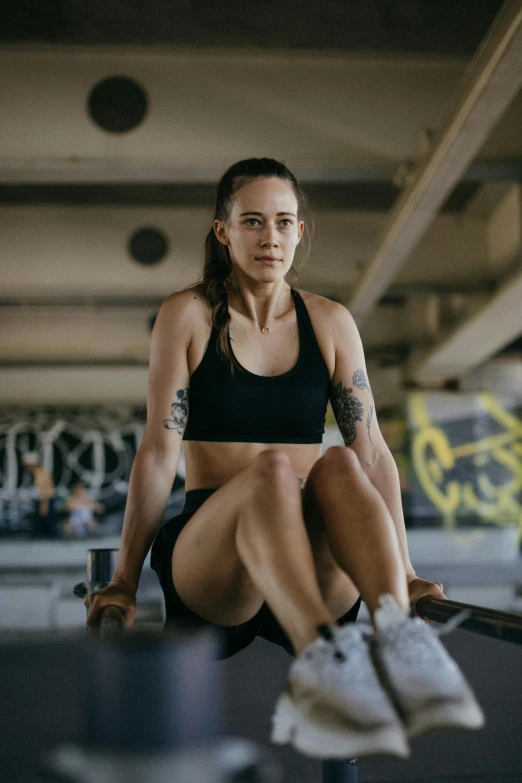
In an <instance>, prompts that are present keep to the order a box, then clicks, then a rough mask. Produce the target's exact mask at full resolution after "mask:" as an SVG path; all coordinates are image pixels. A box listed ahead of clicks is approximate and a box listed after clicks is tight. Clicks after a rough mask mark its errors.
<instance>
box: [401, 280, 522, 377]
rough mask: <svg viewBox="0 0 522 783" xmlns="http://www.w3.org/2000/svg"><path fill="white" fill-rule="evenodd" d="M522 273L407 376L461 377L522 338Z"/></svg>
mask: <svg viewBox="0 0 522 783" xmlns="http://www.w3.org/2000/svg"><path fill="white" fill-rule="evenodd" d="M521 302H522V271H517V272H516V273H515V274H514V275H513V276H512V277H511V278H510V279H509V280H508V282H506V283H505V284H504V285H503V286H502V287H501V288H500V290H499V291H497V293H496V294H495V295H494V296H492V297H491V299H489V301H488V302H487V303H486V304H485V305H484V306H483V307H481V308H480V309H479V310H478V311H477V312H476V313H474V314H473V315H472V316H471V317H470V318H468V319H467V320H466V321H465V322H464V323H463V324H461V325H460V326H458V327H457V328H456V329H454V331H452V332H451V333H450V334H449V335H447V336H446V338H445V339H444V340H442V341H441V342H440V343H439V344H438V345H437V346H436V347H435V348H433V349H432V350H431V351H429V352H428V353H427V354H425V355H424V357H423V358H422V359H420V360H417V361H416V362H415V360H414V361H413V363H412V365H411V366H410V368H409V371H410V375H411V376H412V377H413V378H414V379H415V380H416V381H419V382H421V383H422V382H423V381H428V380H442V379H444V378H460V377H463V376H465V375H467V374H468V373H469V372H470V371H471V370H473V369H474V368H475V367H478V366H479V365H481V364H483V362H485V361H487V360H488V359H490V358H491V357H492V356H495V354H496V353H498V351H500V350H501V349H502V348H504V347H505V346H506V345H509V344H510V343H512V342H513V341H514V340H516V339H517V338H518V337H520V336H521V335H522V306H521Z"/></svg>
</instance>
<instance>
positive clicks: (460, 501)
mask: <svg viewBox="0 0 522 783" xmlns="http://www.w3.org/2000/svg"><path fill="white" fill-rule="evenodd" d="M479 400H480V402H481V405H482V407H483V409H484V410H485V411H486V412H487V413H488V415H489V416H490V417H491V419H493V420H494V421H495V422H496V423H497V424H499V425H501V426H502V427H503V429H504V432H502V433H500V434H497V435H490V436H488V437H485V438H480V439H477V440H476V441H473V442H471V443H465V444H461V445H458V446H452V445H451V443H450V442H449V439H448V437H447V435H446V433H445V432H444V430H443V429H442V428H441V427H437V426H435V425H433V424H432V423H431V422H430V419H429V415H428V411H427V409H426V398H425V395H423V394H420V393H418V394H412V395H411V396H410V412H411V415H412V419H413V426H414V434H413V443H412V458H413V468H414V470H415V472H416V474H417V477H418V480H419V483H420V485H421V488H422V490H423V491H424V493H425V494H426V496H427V498H428V499H429V500H430V501H431V502H432V503H433V505H434V506H435V508H436V509H437V510H438V511H439V512H440V514H441V515H442V518H443V522H444V526H445V527H447V528H452V527H454V526H455V524H456V516H457V514H458V513H459V512H460V513H464V514H465V513H466V512H468V513H469V512H470V511H471V512H473V513H475V514H477V516H479V517H480V518H481V519H483V520H485V521H488V522H494V523H495V524H499V525H506V524H510V525H512V524H514V523H515V524H518V525H519V526H520V530H521V535H522V503H521V500H522V421H520V420H519V419H518V418H517V417H516V416H514V415H513V414H512V413H510V412H509V411H506V410H505V409H504V408H503V407H502V406H501V405H500V403H499V401H498V400H496V399H495V398H494V397H493V395H491V394H480V395H479ZM469 458H472V464H473V466H474V475H473V481H470V480H463V481H458V480H455V479H454V480H451V481H448V480H447V472H448V471H450V470H453V469H454V468H455V467H458V460H466V459H469ZM493 463H497V464H499V465H501V466H502V467H503V469H504V472H506V473H507V474H508V475H509V479H507V480H506V481H504V482H503V483H502V484H494V483H493V482H492V481H491V479H490V477H489V475H488V473H487V468H488V467H491V466H492V464H493Z"/></svg>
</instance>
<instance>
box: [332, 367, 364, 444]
mask: <svg viewBox="0 0 522 783" xmlns="http://www.w3.org/2000/svg"><path fill="white" fill-rule="evenodd" d="M352 392H353V389H350V388H348V387H347V386H343V384H342V382H341V381H339V383H337V384H335V385H334V386H332V392H331V395H330V400H331V403H332V409H333V412H334V415H335V418H336V420H337V424H338V425H339V429H340V431H341V435H342V436H343V439H344V442H345V444H346V446H351V445H352V443H353V442H354V440H355V438H356V436H357V431H356V429H355V422H356V421H362V417H363V413H364V408H363V404H362V402H361V401H360V400H358V399H357V397H354V396H353V394H352Z"/></svg>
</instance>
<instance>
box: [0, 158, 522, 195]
mask: <svg viewBox="0 0 522 783" xmlns="http://www.w3.org/2000/svg"><path fill="white" fill-rule="evenodd" d="M288 165H289V168H290V169H291V170H292V172H293V173H294V174H295V176H296V177H297V179H298V180H299V181H300V182H302V183H310V184H317V185H335V184H338V185H346V184H348V183H353V184H361V183H376V184H381V183H383V182H386V183H390V184H391V182H392V180H393V179H394V177H395V174H396V172H397V164H396V163H393V162H391V163H368V164H364V163H361V164H356V163H335V164H331V163H324V164H321V163H316V164H306V163H292V162H289V164H288ZM223 173H224V167H223V166H222V165H216V166H187V167H179V166H169V165H168V164H166V163H165V162H164V161H155V160H147V159H143V158H142V159H140V158H117V159H115V158H106V159H95V158H90V159H86V158H80V159H79V158H77V157H74V156H73V157H71V158H61V159H59V160H57V159H54V158H45V159H40V158H38V159H35V158H27V159H24V158H17V159H9V158H0V181H1V182H2V187H4V188H5V187H6V186H15V187H16V186H17V185H19V186H29V185H36V186H38V185H39V186H43V185H46V184H47V185H49V186H53V185H55V186H60V185H62V186H63V187H65V186H68V185H70V186H79V185H82V184H83V185H89V184H99V185H105V186H113V187H115V186H117V185H126V186H137V185H140V184H142V185H147V186H151V185H157V186H161V185H167V186H169V187H175V186H185V187H189V188H196V187H198V186H199V187H212V188H215V186H216V183H217V182H218V181H219V179H220V177H221V176H222V174H223ZM460 179H461V181H463V182H469V183H475V182H489V181H504V180H521V179H522V159H516V158H515V159H512V158H509V159H506V160H482V161H480V160H479V161H475V162H473V163H471V165H470V166H469V167H468V168H467V169H466V171H464V172H463V174H462V176H461V177H460Z"/></svg>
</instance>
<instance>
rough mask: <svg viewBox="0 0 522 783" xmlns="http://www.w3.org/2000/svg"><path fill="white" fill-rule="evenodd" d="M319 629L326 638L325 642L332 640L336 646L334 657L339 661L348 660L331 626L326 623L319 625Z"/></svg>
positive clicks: (334, 646)
mask: <svg viewBox="0 0 522 783" xmlns="http://www.w3.org/2000/svg"><path fill="white" fill-rule="evenodd" d="M317 630H318V631H319V633H320V634H321V637H322V638H323V639H324V640H325V642H331V644H332V646H333V648H334V658H336V659H337V660H338V661H346V655H345V654H344V653H343V651H342V650H341V649H340V647H339V646H338V644H337V641H336V638H335V633H334V631H333V630H332V628H330V626H329V625H326V623H324V624H321V625H318V626H317Z"/></svg>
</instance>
